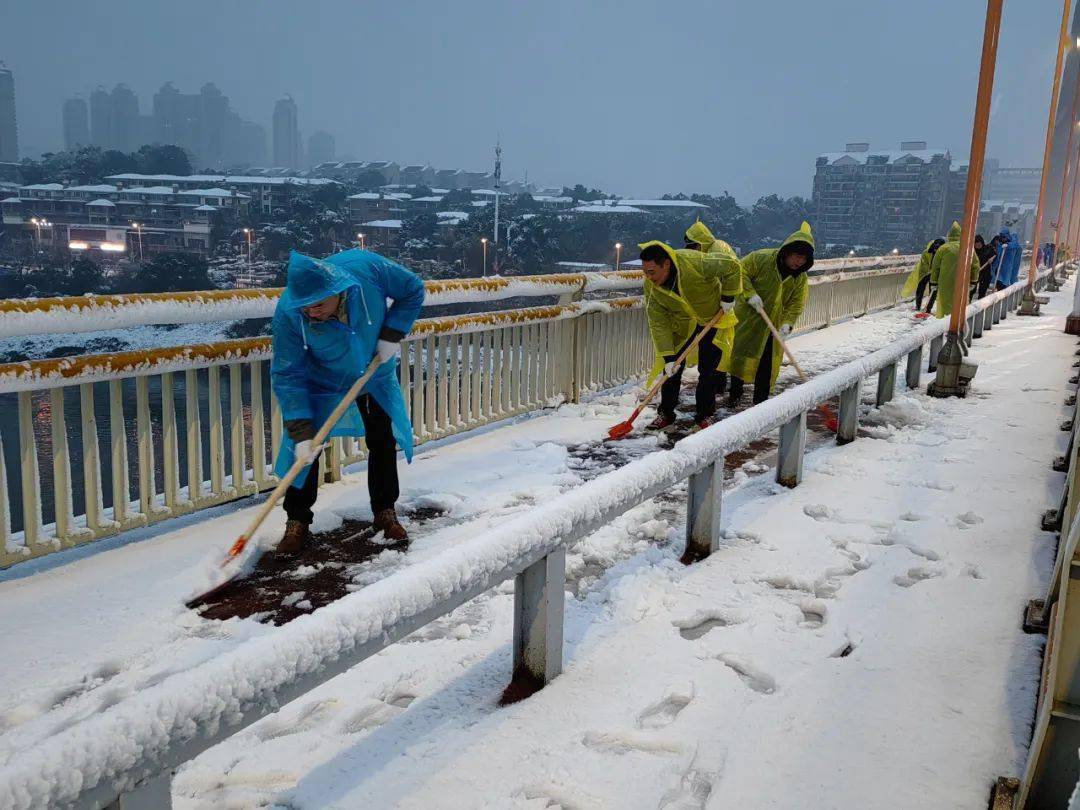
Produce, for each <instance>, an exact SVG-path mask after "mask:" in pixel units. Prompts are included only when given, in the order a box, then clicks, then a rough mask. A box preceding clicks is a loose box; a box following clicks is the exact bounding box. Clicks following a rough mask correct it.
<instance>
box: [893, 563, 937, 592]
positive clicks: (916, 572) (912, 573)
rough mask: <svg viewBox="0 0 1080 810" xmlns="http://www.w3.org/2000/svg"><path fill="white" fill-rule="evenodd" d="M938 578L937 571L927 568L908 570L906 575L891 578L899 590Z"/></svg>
mask: <svg viewBox="0 0 1080 810" xmlns="http://www.w3.org/2000/svg"><path fill="white" fill-rule="evenodd" d="M940 576H941V573H940V572H939V571H934V570H931V569H929V568H923V567H917V568H909V569H908V572H907V574H906V575H903V576H896V577H893V582H895V583H896V584H897V585H899V586H900V587H901V588H910V587H911V586H912V585H917V584H918V583H920V582H923V581H924V580H927V579H933V578H934V577H940Z"/></svg>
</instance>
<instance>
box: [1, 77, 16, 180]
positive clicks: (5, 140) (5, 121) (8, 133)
mask: <svg viewBox="0 0 1080 810" xmlns="http://www.w3.org/2000/svg"><path fill="white" fill-rule="evenodd" d="M18 159H19V128H18V126H17V125H16V122H15V76H14V74H13V73H12V72H11V70H10V69H8V68H7V67H5V66H4V63H3V62H0V162H4V163H14V162H15V161H17V160H18Z"/></svg>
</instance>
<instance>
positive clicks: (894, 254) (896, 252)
mask: <svg viewBox="0 0 1080 810" xmlns="http://www.w3.org/2000/svg"><path fill="white" fill-rule="evenodd" d="M892 255H893V256H899V255H900V248H893V249H892Z"/></svg>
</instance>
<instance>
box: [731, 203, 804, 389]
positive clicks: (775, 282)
mask: <svg viewBox="0 0 1080 810" xmlns="http://www.w3.org/2000/svg"><path fill="white" fill-rule="evenodd" d="M798 242H801V243H803V244H804V245H807V246H809V248H810V251H811V256H810V259H809V261H807V263H806V264H805V265H804V266H803V270H802V271H801V272H799V273H798V274H797V275H794V276H788V277H784V276H782V275H780V266H779V263H780V261H781V257H782V254H786V253H787V252H788V249H789V248H790V247H791V246H792V245H794V244H796V243H798ZM813 249H814V236H813V234H812V233H811V232H810V223H808V222H804V223H803V224H802V227H800V228H799V230H797V231H795V233H793V234H792V235H791V236H789V237H788V238H787V239H785V240H784V242H783V244H782V245H780V247H779V248H765V249H763V250H755V251H754V252H753V253H748V254H747V255H746V256H744V257H743V260H742V266H743V291H742V295H741V296H740V299H739V303H738V305H737V306H736V307H735V315H736V316H737V317H738V319H739V323H738V326H736V327H735V346H734V348H733V350H732V352H731V363H730V368H729V369H728V370H729V371H730V372H731V373H732V374H733V375H734V376H736V377H739V378H740V379H741V380H743V381H744V382H753V381H754V375H755V374H756V373H757V367H758V361H759V360H760V359H761V355H762V353H763V352H764V351H765V342H766V341H767V340H768V339H769V336H770V334H771V333H770V332H769V327H767V326H766V325H765V322H764V321H763V320H761V317H760V316H759V315H758V314H757V312H756V311H755V310H754V308H753V307H751V306H750V304H748V303H747V301H748V300H749V299H750V297H751V296H753V295H754V294H755V293H756V294H757V295H758V296H759V297H760V298H761V303H762V307H763V308H764V310H765V313H766V314H767V315H768V316H769V318H770V319H771V320H772V322H773V326H775V327H776V328H777V329H779V328H780V327H781V326H783V325H784V324H790V325H791V326H794V325H795V322H796V321H797V320H798V319H799V316H800V315H801V314H802V311H803V309H804V308H805V307H806V298H807V296H808V294H809V287H810V285H809V283H808V281H807V277H806V271H807V270H809V269H810V268H811V267H812V266H813V264H814V260H813ZM782 355H783V349H781V348H780V345H779V344H778V343H777V342H776V341H775V340H774V341H773V342H772V383H771V384H772V385H775V384H776V378H777V377H778V376H779V375H780V361H781V359H782Z"/></svg>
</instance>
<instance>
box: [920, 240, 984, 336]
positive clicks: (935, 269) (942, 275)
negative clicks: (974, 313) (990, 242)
mask: <svg viewBox="0 0 1080 810" xmlns="http://www.w3.org/2000/svg"><path fill="white" fill-rule="evenodd" d="M959 261H960V223H959V222H954V223H953V224H952V227H951V228H949V234H948V238H947V239H946V240H945V244H944V245H942V246H941V247H940V248H938V252H937V253H935V254H934V263H933V265H932V266H931V268H930V283H931V284H933V285H935V286H936V287H937V309H936V310H935V312H934V314H935V315H936V316H937V317H938V318H945V317H947V316H948V315H950V314H951V313H952V310H953V293H954V292H955V290H956V266H957V264H958V263H959ZM978 278H979V260H978V258H977V257H976V256H975V251H972V252H971V264H970V265H969V267H968V270H967V277H966V278H965V280H964V283H965V284H967V285H968V286H970V285H971V282H972V280H973V279H974V280H976V281H977V280H978Z"/></svg>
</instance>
